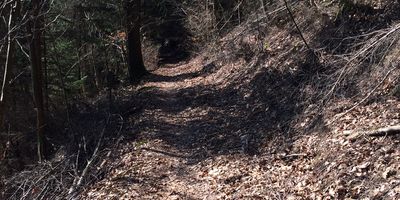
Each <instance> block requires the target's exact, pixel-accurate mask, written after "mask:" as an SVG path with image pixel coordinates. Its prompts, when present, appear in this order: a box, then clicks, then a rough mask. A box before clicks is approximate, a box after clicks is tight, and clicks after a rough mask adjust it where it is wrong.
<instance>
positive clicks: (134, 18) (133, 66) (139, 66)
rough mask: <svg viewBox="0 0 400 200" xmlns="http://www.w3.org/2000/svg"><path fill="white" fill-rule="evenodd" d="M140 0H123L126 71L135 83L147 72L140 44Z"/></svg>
mask: <svg viewBox="0 0 400 200" xmlns="http://www.w3.org/2000/svg"><path fill="white" fill-rule="evenodd" d="M140 11H141V1H140V0H125V12H126V18H127V19H126V20H127V22H126V28H127V32H128V34H127V37H128V38H127V47H128V71H129V79H130V82H131V83H137V82H138V81H139V80H140V79H141V78H142V77H143V76H144V75H146V74H147V73H148V72H147V70H146V68H145V66H144V63H143V55H142V44H141V38H140Z"/></svg>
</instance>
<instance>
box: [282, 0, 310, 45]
mask: <svg viewBox="0 0 400 200" xmlns="http://www.w3.org/2000/svg"><path fill="white" fill-rule="evenodd" d="M283 1H284V2H285V6H286V10H287V11H288V13H289V15H290V18H291V19H292V21H293V23H294V25H295V26H296V29H297V31H298V32H299V34H300V37H301V39H302V40H303V42H304V44H305V45H306V46H307V49H308V50H309V51H312V49H311V48H310V46H309V45H308V43H307V41H306V39H305V38H304V36H303V33H302V32H301V30H300V28H299V26H298V25H297V22H296V20H295V18H294V15H293V13H292V11H291V10H290V7H289V4H288V2H287V1H286V0H283Z"/></svg>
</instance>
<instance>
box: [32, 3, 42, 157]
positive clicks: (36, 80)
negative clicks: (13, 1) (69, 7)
mask: <svg viewBox="0 0 400 200" xmlns="http://www.w3.org/2000/svg"><path fill="white" fill-rule="evenodd" d="M41 5H42V0H32V19H31V21H30V22H29V29H30V30H29V32H30V33H31V36H32V38H31V42H30V49H29V50H30V59H31V66H32V85H33V96H34V101H35V106H36V112H37V116H36V126H37V127H36V128H37V155H38V159H39V162H41V161H42V160H43V157H44V150H43V149H44V126H45V113H44V105H43V69H42V67H43V66H42V47H41V38H42V29H43V28H44V27H43V22H42V17H41V16H40V14H41V13H40V11H41Z"/></svg>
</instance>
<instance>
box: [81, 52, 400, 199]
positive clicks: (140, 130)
mask: <svg viewBox="0 0 400 200" xmlns="http://www.w3.org/2000/svg"><path fill="white" fill-rule="evenodd" d="M207 62H209V61H207V60H206V58H205V57H202V56H199V57H198V58H195V59H193V60H191V61H190V62H188V63H186V64H178V65H166V66H164V67H162V68H160V69H158V70H156V71H153V72H152V75H150V76H148V77H147V78H146V80H145V81H144V83H142V84H141V85H139V86H137V87H131V88H125V89H124V91H120V95H119V96H118V99H119V106H120V109H123V111H125V113H126V116H127V118H128V119H125V120H126V121H127V124H126V125H125V126H126V132H127V133H128V134H130V135H131V136H132V137H131V139H126V140H124V143H123V145H121V148H118V149H115V150H114V151H113V153H112V157H111V161H110V163H109V165H111V166H112V167H111V169H112V170H111V171H110V173H108V174H105V176H104V178H103V179H101V180H100V181H99V182H97V183H95V184H94V185H93V186H92V187H90V188H87V189H86V190H85V191H84V193H83V196H82V197H84V198H87V199H399V198H400V173H399V169H400V149H399V143H400V140H399V139H400V137H399V136H387V137H367V136H366V137H362V138H359V139H357V140H351V139H349V138H348V137H347V136H346V135H345V134H343V133H344V132H346V131H355V130H357V131H358V130H365V129H373V128H379V127H385V126H389V125H397V124H399V123H400V116H399V113H400V103H399V100H398V99H396V98H391V97H390V98H389V95H387V92H385V90H384V89H381V90H379V91H378V95H377V96H378V97H376V98H379V97H381V99H380V100H375V101H373V102H372V103H368V104H365V105H360V106H357V107H356V108H355V109H353V110H351V112H347V113H346V114H345V115H343V116H341V114H343V113H345V112H346V110H347V109H346V108H350V107H351V106H352V105H354V104H355V103H356V102H349V101H347V102H346V101H343V100H341V101H337V102H334V103H332V105H331V106H330V107H327V108H326V109H324V112H323V113H322V116H323V119H322V120H317V122H316V123H317V125H315V126H314V127H316V128H312V129H309V130H312V131H308V132H304V133H300V132H299V131H296V130H293V128H296V127H298V128H299V129H301V127H304V126H307V124H308V123H311V122H310V121H311V118H312V114H309V115H307V109H304V110H303V111H302V112H303V113H300V111H299V109H298V108H297V107H296V106H293V105H289V104H287V105H277V104H278V103H279V101H277V100H276V99H280V100H282V101H280V102H281V103H285V102H284V99H285V96H290V95H288V94H286V93H284V91H282V90H283V89H285V88H292V87H291V86H290V84H291V83H285V84H282V83H276V82H271V83H269V82H268V80H265V79H266V78H268V77H264V78H263V79H261V80H263V81H265V85H264V86H260V85H258V86H257V87H256V86H255V85H254V84H253V83H252V81H255V80H256V79H257V77H258V75H259V74H260V70H262V68H258V69H253V68H255V67H254V66H251V63H250V64H245V61H242V60H237V61H236V62H233V63H230V64H229V65H226V64H224V63H218V61H215V62H209V63H207ZM258 64H259V63H258ZM244 66H247V67H248V68H245V67H244ZM243 68H245V69H243ZM240 70H242V71H240ZM398 71H399V70H397V71H396V73H398ZM273 75H274V74H270V75H267V76H273ZM264 76H266V75H264ZM391 77H392V76H391ZM280 78H282V77H280ZM271 79H272V78H271ZM256 82H257V81H256ZM279 84H281V85H279ZM273 86H274V87H275V88H274V89H275V90H271V91H270V90H269V89H268V88H264V87H273ZM277 86H280V87H281V88H277ZM258 87H261V88H264V89H262V90H263V91H264V93H260V92H259V91H256V90H257V89H259V88H258ZM383 88H384V86H383ZM265 91H267V92H265ZM268 91H269V92H268ZM288 92H293V90H292V91H288ZM269 93H270V94H269ZM261 95H270V96H261ZM287 98H290V100H296V98H294V97H287ZM292 103H293V102H292ZM285 106H287V107H285ZM309 107H312V105H310V106H309ZM298 113H300V115H301V117H299V116H300V115H299V116H298V115H296V114H298ZM247 145H248V146H247Z"/></svg>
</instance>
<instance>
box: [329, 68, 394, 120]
mask: <svg viewBox="0 0 400 200" xmlns="http://www.w3.org/2000/svg"><path fill="white" fill-rule="evenodd" d="M395 69H397V67H393V68H392V69H391V70H389V71H388V72H387V73H386V75H385V77H383V79H382V80H381V81H380V82H379V83H378V84H377V85H376V86H375V87H374V88H373V89H372V90H371V91H370V92H369V93H368V94H367V96H365V97H364V98H363V99H361V101H359V102H357V103H356V104H354V105H353V106H352V107H351V108H350V109H348V110H346V112H344V113H341V114H339V115H338V116H336V117H335V119H333V120H332V121H330V122H329V123H328V124H332V123H333V122H335V121H336V120H337V119H339V118H340V117H343V116H344V115H346V114H348V113H349V112H351V111H353V110H354V109H355V108H357V107H358V106H359V105H360V104H362V103H364V102H365V101H366V100H367V99H368V98H369V97H370V96H371V95H372V94H373V93H374V92H375V91H376V90H377V89H378V88H379V87H380V86H381V85H382V83H383V82H384V81H385V80H386V79H387V78H388V77H389V75H390V74H391V73H392V72H393V71H394V70H395Z"/></svg>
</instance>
